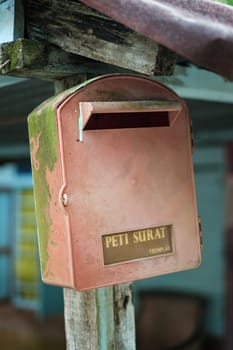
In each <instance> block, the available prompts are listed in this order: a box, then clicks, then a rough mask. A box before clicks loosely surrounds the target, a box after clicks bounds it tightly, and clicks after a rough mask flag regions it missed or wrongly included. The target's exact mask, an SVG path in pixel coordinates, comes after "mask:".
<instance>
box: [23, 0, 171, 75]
mask: <svg viewBox="0 0 233 350" xmlns="http://www.w3.org/2000/svg"><path fill="white" fill-rule="evenodd" d="M25 11H26V29H27V34H28V37H29V38H30V39H37V40H45V41H48V42H49V43H52V44H55V45H57V46H59V47H60V48H62V49H63V50H65V51H67V52H71V53H74V54H78V55H81V56H84V57H88V58H91V59H94V60H96V61H100V62H105V63H108V64H112V65H116V66H119V67H123V68H125V69H130V70H133V71H137V72H140V73H144V74H148V75H153V74H163V75H164V74H167V75H170V74H172V73H173V71H174V66H175V61H176V58H175V54H173V53H171V52H170V51H169V50H167V49H165V48H163V47H161V46H159V45H158V44H157V43H155V42H154V41H152V40H150V39H147V38H146V37H144V36H142V35H140V34H138V33H136V32H134V31H133V30H131V29H129V28H127V27H125V26H123V25H122V24H119V23H117V22H115V21H113V20H112V19H110V18H108V17H106V16H104V15H102V14H101V13H98V12H97V11H95V10H93V9H90V8H89V7H87V6H86V5H84V4H83V3H81V2H80V1H77V0H75V1H70V0H67V1H63V0H42V1H38V0H27V2H26V9H25Z"/></svg>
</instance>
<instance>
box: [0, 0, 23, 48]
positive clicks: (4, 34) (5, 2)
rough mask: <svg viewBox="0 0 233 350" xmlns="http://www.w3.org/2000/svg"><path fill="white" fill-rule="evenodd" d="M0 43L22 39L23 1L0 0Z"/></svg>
mask: <svg viewBox="0 0 233 350" xmlns="http://www.w3.org/2000/svg"><path fill="white" fill-rule="evenodd" d="M0 18H1V23H0V43H3V42H7V41H12V40H15V39H16V38H22V37H24V7H23V0H0Z"/></svg>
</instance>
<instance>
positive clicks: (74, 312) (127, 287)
mask: <svg viewBox="0 0 233 350" xmlns="http://www.w3.org/2000/svg"><path fill="white" fill-rule="evenodd" d="M84 80H86V76H85V75H80V76H79V77H78V76H76V77H70V78H67V79H62V80H61V81H59V82H56V84H55V90H56V93H59V92H62V91H63V90H65V89H67V88H70V87H71V86H73V85H74V84H78V83H80V82H81V81H84ZM64 305H65V329H66V342H67V347H66V350H80V349H82V350H135V349H136V348H135V319H134V306H133V303H132V288H131V284H122V285H116V286H110V287H106V288H99V289H94V290H91V291H87V292H77V291H74V290H71V289H68V288H64Z"/></svg>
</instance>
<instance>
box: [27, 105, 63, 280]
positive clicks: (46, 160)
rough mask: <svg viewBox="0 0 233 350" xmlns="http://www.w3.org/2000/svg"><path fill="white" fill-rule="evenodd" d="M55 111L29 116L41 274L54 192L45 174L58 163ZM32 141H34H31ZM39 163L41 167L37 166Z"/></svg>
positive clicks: (47, 110)
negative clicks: (36, 147)
mask: <svg viewBox="0 0 233 350" xmlns="http://www.w3.org/2000/svg"><path fill="white" fill-rule="evenodd" d="M54 113H55V112H54V110H53V109H51V107H48V108H45V109H43V110H42V112H41V113H40V112H39V111H34V112H32V113H31V114H30V116H29V120H28V124H29V137H30V147H31V153H32V154H34V156H33V157H32V171H33V181H34V193H35V201H36V214H37V225H38V229H39V237H40V239H39V240H40V257H41V267H42V274H43V273H44V272H45V268H46V264H47V260H48V252H47V247H48V239H49V228H50V226H51V218H50V217H49V203H50V200H51V193H50V190H49V186H48V184H47V179H46V171H47V170H49V171H50V172H52V171H53V169H54V165H55V163H56V161H57V137H56V120H55V115H54ZM32 140H34V141H33V142H32ZM36 142H38V145H39V147H38V149H37V150H36V151H35V144H36ZM35 160H36V161H38V166H36V164H35Z"/></svg>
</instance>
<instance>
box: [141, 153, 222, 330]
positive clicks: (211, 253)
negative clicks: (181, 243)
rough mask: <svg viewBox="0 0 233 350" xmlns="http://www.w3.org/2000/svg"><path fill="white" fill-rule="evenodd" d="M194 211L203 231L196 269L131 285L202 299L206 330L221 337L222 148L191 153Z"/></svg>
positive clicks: (142, 288)
mask: <svg viewBox="0 0 233 350" xmlns="http://www.w3.org/2000/svg"><path fill="white" fill-rule="evenodd" d="M194 164H195V178H196V189H197V199H198V211H199V215H200V216H201V221H202V229H203V243H204V246H203V251H202V264H201V266H200V267H199V268H198V269H195V270H189V271H184V272H178V273H174V274H171V275H165V276H161V277H156V278H152V279H147V280H141V281H137V282H135V283H134V291H135V296H136V300H137V293H138V292H140V291H141V290H148V289H153V290H160V289H162V290H176V291H182V292H191V293H195V294H200V295H203V296H206V297H207V298H208V300H209V304H208V308H207V319H206V330H207V331H208V332H209V333H212V334H216V335H222V334H223V330H224V251H223V249H224V248H223V246H224V149H223V148H211V149H199V150H196V151H195V157H194Z"/></svg>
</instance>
